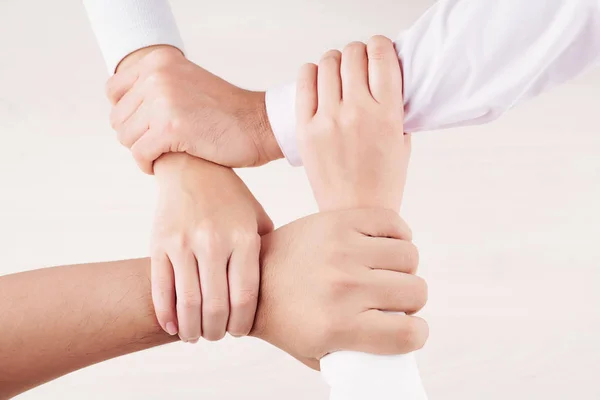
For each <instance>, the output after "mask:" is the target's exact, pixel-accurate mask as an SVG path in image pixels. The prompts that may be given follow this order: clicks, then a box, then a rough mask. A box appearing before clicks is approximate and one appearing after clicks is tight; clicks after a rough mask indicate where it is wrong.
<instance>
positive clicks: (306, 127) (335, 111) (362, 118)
mask: <svg viewBox="0 0 600 400" xmlns="http://www.w3.org/2000/svg"><path fill="white" fill-rule="evenodd" d="M400 71H401V69H400V65H399V61H398V57H397V55H396V52H395V50H394V46H393V43H392V42H391V41H390V40H389V39H387V38H385V37H383V36H375V37H373V38H371V40H370V41H369V42H368V44H367V45H365V44H364V43H360V42H354V43H350V44H349V45H348V46H346V47H345V48H344V50H343V53H342V52H339V51H337V50H331V51H329V52H327V53H325V54H324V55H323V57H322V58H321V61H320V62H319V66H318V67H317V66H316V65H314V64H307V65H305V66H304V67H302V69H301V71H300V74H299V77H298V85H297V87H298V90H297V101H296V104H297V116H298V129H297V131H298V139H299V146H300V151H301V155H302V159H303V160H304V166H305V169H306V174H307V176H308V179H309V181H310V183H311V187H312V189H313V192H314V195H315V198H316V200H317V203H318V204H319V209H320V210H323V211H325V210H335V209H347V208H356V207H383V208H387V209H390V210H394V211H396V212H399V211H400V206H401V204H402V195H403V192H404V186H405V183H406V173H407V168H408V161H409V158H410V135H405V134H404V129H403V128H404V127H403V99H402V74H401V72H400Z"/></svg>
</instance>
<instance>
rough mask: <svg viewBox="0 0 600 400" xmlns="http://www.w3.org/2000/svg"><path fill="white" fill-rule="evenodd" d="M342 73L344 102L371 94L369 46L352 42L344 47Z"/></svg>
mask: <svg viewBox="0 0 600 400" xmlns="http://www.w3.org/2000/svg"><path fill="white" fill-rule="evenodd" d="M341 75H342V98H343V101H344V102H346V101H355V100H358V99H360V98H363V97H364V96H367V95H368V96H370V93H369V78H368V60H367V46H365V44H364V43H362V42H352V43H350V44H349V45H347V46H346V47H345V48H344V51H343V53H342V65H341Z"/></svg>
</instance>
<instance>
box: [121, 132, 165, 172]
mask: <svg viewBox="0 0 600 400" xmlns="http://www.w3.org/2000/svg"><path fill="white" fill-rule="evenodd" d="M161 133H162V132H161V131H160V130H158V129H149V130H147V131H146V132H145V133H143V134H142V136H141V137H140V138H139V139H138V140H137V142H135V143H134V144H133V145H132V146H131V153H132V154H133V158H134V159H135V161H136V162H137V164H138V166H139V167H140V169H141V170H142V171H144V172H145V173H147V174H149V175H152V174H154V167H153V165H154V161H156V160H157V159H158V158H159V157H160V156H161V155H163V154H164V153H169V152H170V151H171V145H170V143H169V142H168V141H167V139H166V138H165V136H164V135H163V134H161Z"/></svg>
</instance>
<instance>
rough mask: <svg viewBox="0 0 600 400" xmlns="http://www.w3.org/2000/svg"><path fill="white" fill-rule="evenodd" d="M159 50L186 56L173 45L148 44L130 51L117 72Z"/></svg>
mask: <svg viewBox="0 0 600 400" xmlns="http://www.w3.org/2000/svg"><path fill="white" fill-rule="evenodd" d="M157 50H160V51H167V52H172V53H173V54H174V55H177V56H181V57H185V56H184V55H183V53H182V52H181V50H179V49H178V48H177V47H173V46H171V45H166V44H158V45H153V46H148V47H144V48H141V49H138V50H136V51H134V52H132V53H129V54H128V55H127V56H126V57H125V58H123V59H122V60H121V62H120V63H119V65H117V68H116V72H119V70H121V69H126V68H128V67H129V66H131V65H134V64H135V63H137V62H138V61H140V60H141V59H143V58H144V57H146V56H147V55H148V54H150V53H152V52H154V51H157Z"/></svg>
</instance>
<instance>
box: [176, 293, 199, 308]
mask: <svg viewBox="0 0 600 400" xmlns="http://www.w3.org/2000/svg"><path fill="white" fill-rule="evenodd" d="M201 303H202V298H201V297H200V292H198V291H194V290H185V291H183V293H181V294H178V296H177V305H178V306H179V307H181V308H183V309H184V310H194V309H197V308H200V305H201Z"/></svg>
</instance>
